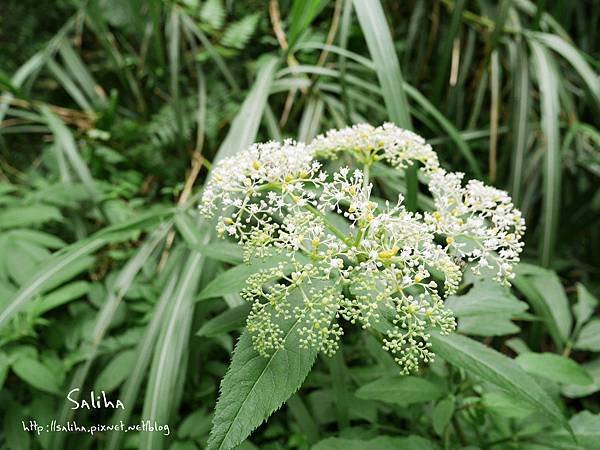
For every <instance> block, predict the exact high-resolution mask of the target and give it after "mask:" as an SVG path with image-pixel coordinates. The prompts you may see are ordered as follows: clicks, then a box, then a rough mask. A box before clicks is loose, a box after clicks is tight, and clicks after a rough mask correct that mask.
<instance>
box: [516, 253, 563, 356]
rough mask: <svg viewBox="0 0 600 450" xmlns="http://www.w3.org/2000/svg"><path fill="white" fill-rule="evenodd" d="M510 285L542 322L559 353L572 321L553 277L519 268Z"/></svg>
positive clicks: (555, 278)
mask: <svg viewBox="0 0 600 450" xmlns="http://www.w3.org/2000/svg"><path fill="white" fill-rule="evenodd" d="M516 274H517V277H516V278H515V279H514V280H513V284H514V285H515V286H516V287H517V289H518V290H519V291H521V292H522V293H523V295H525V297H526V298H527V300H528V301H529V303H531V306H532V307H533V309H534V310H535V312H536V313H537V314H538V315H539V316H540V317H541V318H542V319H543V320H544V322H545V323H546V326H547V327H548V331H549V333H550V335H551V336H552V339H553V340H554V342H555V343H556V345H557V346H558V347H559V348H560V349H562V347H563V345H564V343H565V342H566V341H567V339H568V338H569V334H570V332H571V326H572V320H573V319H572V317H571V312H570V310H569V299H568V298H567V296H566V295H565V293H564V290H563V287H562V284H561V283H560V280H559V279H558V277H557V276H556V274H555V273H554V272H552V271H550V270H545V269H542V268H540V267H536V266H528V265H526V264H519V265H518V266H517V269H516Z"/></svg>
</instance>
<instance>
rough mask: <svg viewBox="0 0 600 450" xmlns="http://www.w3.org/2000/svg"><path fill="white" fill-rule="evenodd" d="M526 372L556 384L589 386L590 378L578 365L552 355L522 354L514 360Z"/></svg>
mask: <svg viewBox="0 0 600 450" xmlns="http://www.w3.org/2000/svg"><path fill="white" fill-rule="evenodd" d="M515 361H517V363H518V364H519V365H520V366H521V367H522V368H523V369H524V370H526V371H527V372H529V373H532V374H534V375H539V376H541V377H544V378H547V379H549V380H552V381H556V382H558V383H570V384H579V385H583V386H585V385H589V384H591V383H592V382H593V379H592V377H591V376H590V374H589V373H587V372H586V370H585V369H584V368H582V367H581V366H580V365H579V364H577V363H576V362H575V361H573V360H572V359H569V358H567V357H565V356H561V355H556V354H554V353H533V352H530V353H523V354H522V355H519V356H517V358H516V359H515Z"/></svg>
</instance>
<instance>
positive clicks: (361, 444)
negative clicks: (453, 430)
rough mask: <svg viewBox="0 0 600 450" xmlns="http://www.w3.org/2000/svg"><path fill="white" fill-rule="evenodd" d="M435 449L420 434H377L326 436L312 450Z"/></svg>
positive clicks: (435, 449) (435, 448)
mask: <svg viewBox="0 0 600 450" xmlns="http://www.w3.org/2000/svg"><path fill="white" fill-rule="evenodd" d="M366 449H369V450H371V449H372V450H437V446H436V445H435V444H434V443H433V442H431V441H430V440H428V439H425V438H423V437H421V436H407V437H391V436H379V437H376V438H374V439H370V440H360V439H343V438H327V439H324V440H322V441H321V442H319V443H317V444H316V445H314V446H313V447H312V450H366Z"/></svg>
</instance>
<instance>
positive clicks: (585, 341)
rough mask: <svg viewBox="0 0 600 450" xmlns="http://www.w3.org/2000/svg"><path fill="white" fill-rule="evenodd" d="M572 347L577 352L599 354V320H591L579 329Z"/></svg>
mask: <svg viewBox="0 0 600 450" xmlns="http://www.w3.org/2000/svg"><path fill="white" fill-rule="evenodd" d="M573 347H574V348H576V349H578V350H591V351H593V352H600V319H592V320H591V321H590V322H588V323H587V324H586V325H585V326H584V327H583V328H582V329H581V333H579V338H578V339H577V342H576V343H575V345H574V346H573Z"/></svg>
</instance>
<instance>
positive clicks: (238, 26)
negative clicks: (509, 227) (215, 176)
mask: <svg viewBox="0 0 600 450" xmlns="http://www.w3.org/2000/svg"><path fill="white" fill-rule="evenodd" d="M599 16H600V2H598V1H596V0H588V1H580V2H571V1H566V0H565V1H560V0H554V1H552V0H546V1H539V2H537V3H533V2H530V1H527V0H501V1H499V2H492V1H484V0H481V1H466V0H457V1H451V0H424V1H409V2H392V1H389V2H388V1H383V2H382V3H381V4H380V2H379V1H375V0H371V1H367V0H356V1H354V2H352V1H347V0H335V1H329V2H328V1H323V0H320V1H319V0H311V1H299V0H295V1H283V0H282V1H270V2H268V3H267V2H259V1H247V2H233V1H228V0H206V1H203V2H202V1H199V0H185V1H177V2H176V1H159V0H128V1H116V0H89V1H84V0H61V1H58V2H55V1H52V2H50V1H48V0H45V1H42V2H32V1H29V0H25V1H23V0H21V1H15V0H4V1H3V4H2V11H1V13H0V56H1V57H0V61H1V63H0V88H1V89H2V97H1V100H0V121H1V123H0V345H1V346H2V349H1V350H0V385H1V386H2V391H1V393H0V396H1V399H2V400H1V402H0V404H1V405H3V406H2V407H1V408H0V410H1V412H0V414H1V415H2V421H3V427H2V428H3V430H4V433H0V445H1V446H3V448H11V449H25V448H45V449H46V448H53V449H62V448H78V449H79V448H81V449H84V448H112V449H117V448H175V449H194V448H204V446H205V445H206V442H207V439H208V434H209V432H210V429H211V421H212V415H213V410H214V405H215V401H216V398H217V397H218V386H219V381H220V379H221V378H222V377H223V375H224V374H225V371H226V369H227V366H228V363H229V359H230V353H231V351H232V349H233V346H234V345H235V341H236V336H237V335H238V334H239V330H240V329H241V328H242V327H243V320H244V317H245V314H247V311H248V309H247V307H246V306H245V305H243V304H242V302H241V300H240V298H239V295H238V294H237V291H238V290H239V286H235V285H232V284H231V283H229V284H227V283H225V282H224V281H223V280H225V281H231V280H232V279H236V278H237V279H242V280H243V277H244V276H247V275H248V274H249V270H250V269H248V268H246V267H244V266H242V267H239V268H237V269H236V268H235V266H237V265H239V264H240V261H241V259H240V254H239V252H238V249H237V248H235V246H233V247H232V246H231V245H227V243H214V242H213V240H212V238H211V232H210V231H209V230H210V227H209V226H207V225H206V224H202V223H199V222H198V218H197V215H196V212H195V206H196V199H197V194H198V192H199V190H200V188H201V185H202V183H203V181H204V179H205V177H206V173H207V171H208V170H209V168H210V166H211V161H214V160H215V159H216V158H219V157H223V156H226V155H230V154H232V153H234V152H235V151H237V150H239V149H240V148H243V147H244V146H246V145H248V144H250V143H251V142H254V141H264V140H268V139H280V138H282V137H292V138H296V139H299V140H303V141H310V140H311V139H312V138H313V137H314V136H316V135H317V134H318V133H320V132H322V131H325V130H327V129H329V128H334V127H335V128H338V127H342V126H344V125H346V124H351V123H356V122H363V121H366V122H370V123H372V124H374V125H377V124H380V123H382V122H384V121H393V122H395V123H397V124H398V125H400V126H403V127H406V128H413V129H414V130H415V131H417V132H418V133H419V134H422V135H423V136H425V137H426V138H427V139H428V140H429V141H430V142H431V144H432V145H433V146H434V148H435V149H436V150H437V151H438V153H439V156H440V159H441V160H442V164H443V165H445V166H446V167H448V168H449V169H452V170H461V171H464V172H466V173H467V174H468V175H469V177H478V178H480V179H483V180H485V181H486V182H488V183H491V184H494V185H496V186H498V187H501V188H503V189H506V190H508V191H509V192H510V193H511V195H512V196H513V198H514V200H515V203H516V204H517V205H518V206H519V207H520V208H522V211H523V213H524V215H525V217H526V219H527V226H528V231H527V236H526V247H525V254H524V258H523V259H524V261H525V263H524V264H522V265H521V266H520V267H519V270H518V277H517V279H516V280H515V283H514V287H513V289H512V292H506V291H504V290H500V291H497V290H495V289H494V288H493V287H490V286H488V285H486V284H485V283H478V282H476V281H472V280H465V283H464V289H463V291H462V292H461V294H462V295H458V296H455V297H453V298H451V299H449V300H448V306H449V307H450V308H451V309H453V311H454V312H455V314H456V315H457V317H458V318H459V330H460V331H461V332H463V333H465V334H467V335H471V336H473V337H476V339H479V340H482V341H483V342H485V343H486V344H487V345H490V346H492V347H494V348H495V349H497V350H499V351H501V352H502V353H504V354H506V355H509V356H511V357H516V361H517V363H518V364H519V366H520V367H522V368H523V369H524V370H525V371H527V372H529V373H531V374H532V375H533V376H534V377H535V378H536V379H537V380H538V381H539V383H540V384H541V385H542V386H543V387H544V389H545V390H546V391H547V392H548V393H549V394H550V395H551V396H552V397H553V399H554V400H555V401H556V402H557V403H558V404H559V405H560V407H561V409H562V411H563V412H564V413H565V415H566V416H567V417H568V418H570V422H571V426H572V428H573V430H574V432H575V434H576V435H577V436H578V437H579V439H578V443H577V444H575V443H574V442H573V441H572V440H570V438H569V435H568V434H567V432H566V431H564V432H563V431H557V430H556V429H554V431H549V430H553V428H552V427H550V428H548V424H547V423H546V422H545V421H544V419H543V418H542V417H539V416H538V415H537V414H536V413H535V411H532V410H531V407H530V406H529V405H527V404H521V403H519V402H518V401H516V400H515V399H514V398H512V397H511V396H510V395H509V394H508V393H507V392H506V391H501V390H497V389H495V388H494V387H493V385H491V384H489V383H487V382H484V381H482V379H481V378H479V377H478V376H474V375H473V374H471V373H469V371H468V370H465V368H464V367H460V366H456V365H445V364H444V363H443V359H442V358H438V361H437V362H436V363H435V364H434V365H433V366H432V367H431V368H430V369H427V370H425V371H424V372H423V374H422V375H423V376H422V377H421V378H411V377H408V378H407V377H404V378H400V377H397V372H395V371H396V370H397V369H396V368H395V366H394V365H393V362H392V363H391V364H390V362H391V361H390V359H389V358H387V357H386V355H385V354H382V353H381V352H380V351H379V350H378V346H377V345H375V344H374V338H373V337H369V336H366V335H363V334H362V333H359V332H354V330H348V331H347V336H346V339H345V343H344V347H343V349H342V351H341V352H340V353H339V354H338V355H336V356H335V357H334V358H332V359H328V358H319V359H318V360H317V363H316V365H315V367H314V369H313V371H312V372H311V374H310V375H309V377H308V378H307V380H306V381H305V383H304V385H303V388H302V389H301V390H300V391H299V393H298V394H297V395H294V396H293V397H292V398H291V399H290V400H289V401H288V402H287V403H286V405H285V406H284V407H283V408H282V409H281V410H280V411H279V412H277V413H276V414H275V415H274V416H273V417H272V418H270V420H269V421H268V423H267V424H266V425H263V426H261V427H260V428H259V429H258V430H257V431H256V432H255V433H254V434H253V435H252V437H251V438H250V441H251V442H250V441H246V442H245V443H243V444H242V446H245V447H246V448H254V446H257V447H259V448H273V449H276V448H300V449H304V448H310V447H311V446H312V445H314V444H316V445H315V448H317V449H320V450H326V449H335V448H342V446H343V447H344V448H349V449H351V448H367V447H368V448H411V449H412V448H438V447H439V448H457V447H461V446H467V445H472V446H473V448H519V449H522V448H532V449H536V448H561V449H562V448H595V447H594V445H595V443H596V442H597V441H596V440H597V439H598V438H600V435H599V434H600V432H599V430H600V416H598V413H599V412H600V404H599V403H598V393H597V392H598V391H600V357H599V356H598V353H600V320H599V319H598V317H597V314H596V310H597V300H596V298H597V297H598V294H599V292H600V284H599V283H598V272H599V271H600V269H599V268H600V242H599V238H600V236H599V230H600V215H599V214H598V212H599V210H600V190H598V188H597V187H598V185H599V177H600V153H599V142H600V134H599V132H598V129H597V128H598V113H599V112H600V111H599V110H600V83H599V79H598V74H597V71H598V67H599V59H598V55H599V48H598V43H599V42H600V39H598V32H599V31H598V28H599V27H598V24H599V23H600V18H599ZM388 29H389V31H388ZM390 36H391V39H390ZM374 176H375V181H376V187H377V189H378V192H380V193H381V195H383V196H389V197H390V198H391V197H393V196H394V195H396V194H397V193H398V192H405V193H408V197H409V198H411V196H414V197H415V201H416V202H417V203H416V204H417V206H418V207H419V208H427V198H426V197H425V196H424V195H422V194H420V193H418V192H416V190H415V188H414V184H413V181H412V180H411V174H410V173H409V174H407V176H406V177H403V176H401V175H399V174H397V173H395V172H393V171H385V170H381V171H379V172H377V173H375V174H374ZM232 266H233V267H234V269H235V270H237V272H233V275H232V272H230V271H231V270H234V269H231V267H232ZM228 273H229V275H226V274H228ZM219 274H221V275H219ZM219 276H220V277H221V278H220V279H221V280H222V281H221V285H219V284H218V283H217V284H215V280H217V281H218V280H219ZM215 277H216V278H215ZM211 280H212V281H211ZM223 286H226V287H223ZM207 289H209V291H208V294H207V291H206V290H207ZM211 289H212V290H211ZM382 377H383V378H382ZM389 377H392V378H389ZM382 380H384V381H385V382H384V381H382ZM378 383H379V385H378ZM424 383H425V384H424ZM382 385H386V386H388V389H395V391H394V392H396V395H394V394H393V393H390V392H391V391H385V392H384V394H381V389H380V387H381V386H382ZM71 386H75V387H79V386H81V387H84V386H85V388H86V389H90V390H91V389H96V390H105V391H107V392H110V393H111V395H112V396H114V397H118V398H120V399H121V400H123V401H124V403H125V404H126V406H127V407H128V408H127V409H126V410H125V411H124V412H122V413H120V414H119V413H117V414H116V415H115V416H113V415H112V411H94V412H90V413H88V414H85V413H80V412H78V414H77V420H78V421H81V422H88V423H103V422H110V421H111V420H113V419H116V420H118V419H123V420H124V421H130V422H132V423H134V422H135V421H136V420H139V418H140V417H143V418H146V419H152V420H157V421H158V422H162V423H169V424H171V427H172V434H171V436H169V437H168V438H162V437H161V436H160V435H159V434H149V433H139V434H127V435H125V434H112V435H111V434H107V433H99V434H97V435H95V436H89V435H84V434H69V435H65V434H62V435H61V434H56V435H52V434H44V433H42V434H41V435H40V436H34V435H32V434H27V433H24V432H23V431H22V426H21V419H22V418H23V417H26V418H35V419H37V420H38V421H39V422H41V423H47V422H49V421H50V420H52V419H56V420H58V421H59V422H61V421H66V420H72V418H73V416H72V415H71V413H72V411H71V410H70V409H69V408H70V404H67V402H66V401H65V393H66V392H68V390H69V389H70V387H71ZM389 386H392V387H391V388H390V387H389ZM415 390H416V391H417V392H421V393H426V395H416V396H415V397H414V398H409V400H407V398H408V397H407V394H406V393H407V392H409V391H415ZM409 404H411V405H412V406H410V407H409V406H408V405H409ZM415 408H419V410H420V413H419V414H415V413H414V411H415ZM383 435H385V436H383ZM244 437H245V436H241V438H244ZM215 448H217V447H215ZM218 448H228V447H226V445H225V444H223V445H222V446H221V447H218Z"/></svg>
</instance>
